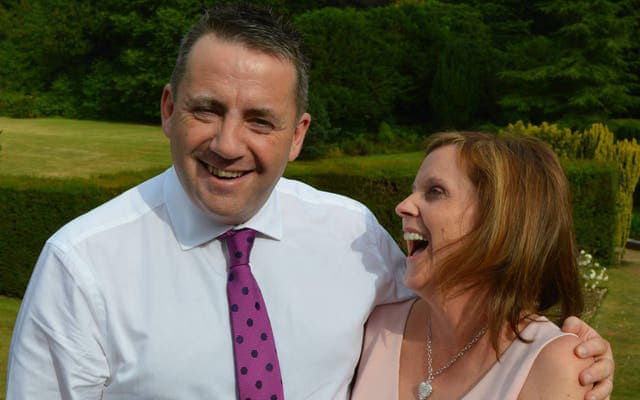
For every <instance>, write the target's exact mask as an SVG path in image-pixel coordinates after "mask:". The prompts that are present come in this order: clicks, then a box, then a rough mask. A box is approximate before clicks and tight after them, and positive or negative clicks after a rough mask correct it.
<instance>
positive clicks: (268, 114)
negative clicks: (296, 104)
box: [244, 108, 282, 125]
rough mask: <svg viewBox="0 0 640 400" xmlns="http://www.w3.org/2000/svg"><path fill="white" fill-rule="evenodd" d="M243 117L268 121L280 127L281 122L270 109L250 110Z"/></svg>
mask: <svg viewBox="0 0 640 400" xmlns="http://www.w3.org/2000/svg"><path fill="white" fill-rule="evenodd" d="M244 114H245V117H249V118H264V119H268V120H270V121H271V122H273V123H274V124H276V125H281V123H282V121H281V120H280V118H279V117H278V115H277V114H276V113H275V112H274V111H273V110H272V109H270V108H250V109H248V110H247V111H246V112H245V113H244Z"/></svg>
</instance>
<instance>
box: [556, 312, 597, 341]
mask: <svg viewBox="0 0 640 400" xmlns="http://www.w3.org/2000/svg"><path fill="white" fill-rule="evenodd" d="M562 331H563V332H565V333H573V334H575V335H576V336H578V337H579V338H581V339H582V340H586V339H590V338H591V337H593V336H598V334H597V333H595V335H594V332H595V331H594V330H593V329H591V327H590V326H589V325H587V324H586V323H585V322H584V321H583V320H581V319H580V318H578V317H574V316H571V317H569V318H567V319H565V320H564V322H563V324H562Z"/></svg>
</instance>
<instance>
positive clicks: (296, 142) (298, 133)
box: [289, 113, 311, 161]
mask: <svg viewBox="0 0 640 400" xmlns="http://www.w3.org/2000/svg"><path fill="white" fill-rule="evenodd" d="M309 124H311V115H309V113H304V114H302V117H300V119H299V120H298V125H296V130H295V132H293V142H291V149H290V150H289V161H293V160H295V159H296V158H298V155H299V154H300V150H302V143H304V137H305V135H306V134H307V130H308V129H309Z"/></svg>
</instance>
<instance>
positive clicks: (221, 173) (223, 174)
mask: <svg viewBox="0 0 640 400" xmlns="http://www.w3.org/2000/svg"><path fill="white" fill-rule="evenodd" d="M207 169H208V170H209V173H210V174H211V175H214V176H217V177H218V178H223V179H231V178H238V177H240V176H242V175H244V174H245V173H244V172H235V171H225V170H222V169H220V168H216V167H213V166H211V165H207Z"/></svg>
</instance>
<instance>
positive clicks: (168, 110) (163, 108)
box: [160, 83, 173, 137]
mask: <svg viewBox="0 0 640 400" xmlns="http://www.w3.org/2000/svg"><path fill="white" fill-rule="evenodd" d="M172 115H173V93H172V92H171V84H169V83H167V84H166V85H164V89H162V99H161V100H160V116H161V117H162V131H163V132H164V135H165V136H166V137H170V135H171V116H172Z"/></svg>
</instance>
